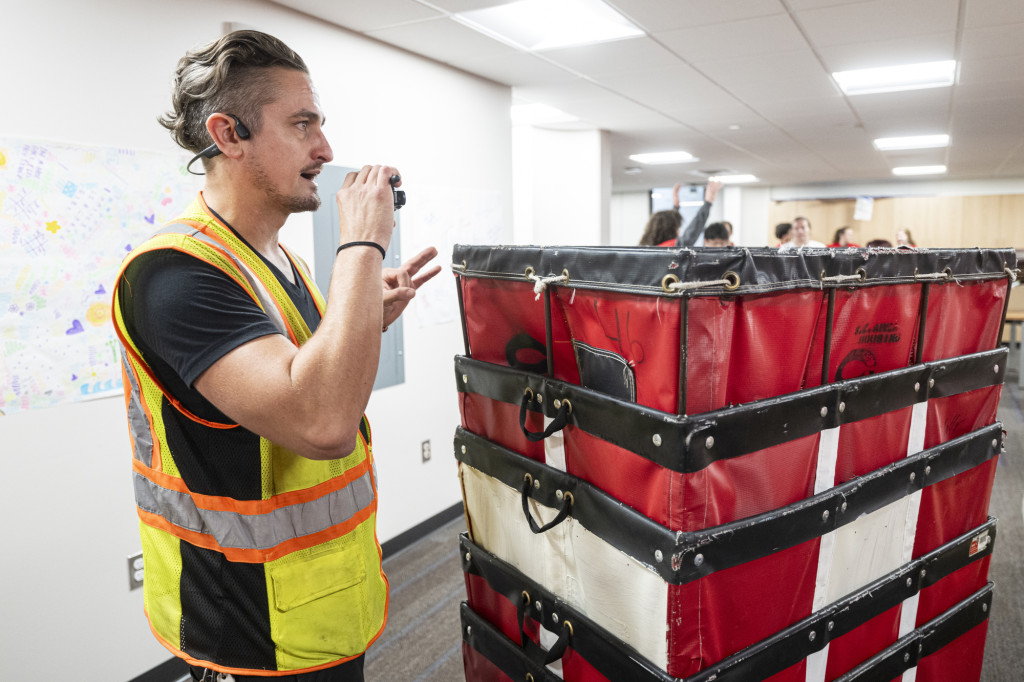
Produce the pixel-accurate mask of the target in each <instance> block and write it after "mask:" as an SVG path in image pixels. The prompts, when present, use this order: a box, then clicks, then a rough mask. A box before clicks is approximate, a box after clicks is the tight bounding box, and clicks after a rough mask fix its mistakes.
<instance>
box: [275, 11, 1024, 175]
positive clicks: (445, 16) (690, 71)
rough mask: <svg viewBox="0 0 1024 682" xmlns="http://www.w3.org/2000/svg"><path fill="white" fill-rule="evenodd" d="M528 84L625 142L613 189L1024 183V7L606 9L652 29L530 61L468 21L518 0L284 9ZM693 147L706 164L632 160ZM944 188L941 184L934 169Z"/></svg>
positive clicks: (532, 93)
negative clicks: (941, 79) (892, 86)
mask: <svg viewBox="0 0 1024 682" xmlns="http://www.w3.org/2000/svg"><path fill="white" fill-rule="evenodd" d="M274 1H275V2H277V3H278V4H280V5H284V6H287V7H291V8H294V9H296V10H299V11H301V12H303V13H305V14H308V15H311V16H315V17H318V18H320V19H323V20H325V21H328V22H331V23H333V24H336V25H338V26H342V27H344V28H347V29H350V30H352V31H354V32H356V33H360V34H363V35H366V36H368V37H370V38H373V39H376V40H379V41H382V42H384V43H388V44H391V45H394V46H396V47H399V48H402V49H404V50H407V51H409V52H412V53H415V54H419V55H422V56H425V57H429V58H430V59H433V60H436V61H438V62H441V63H444V64H448V65H450V66H453V67H455V68H458V69H461V70H463V71H466V72H469V73H472V74H477V75H479V76H482V77H484V78H487V79H490V80H493V81H496V82H498V83H502V84H505V85H509V86H512V88H513V90H512V92H513V98H514V102H515V103H527V102H539V103H543V104H547V105H550V106H553V107H556V108H558V109H561V110H563V111H565V112H567V113H570V114H573V115H575V116H577V117H579V118H580V119H581V120H582V121H583V123H577V124H566V125H565V126H564V127H574V126H575V127H587V128H598V129H602V130H607V131H609V132H610V136H609V137H610V146H611V154H612V172H613V176H612V185H613V189H614V190H615V191H626V190H632V189H637V190H639V189H649V188H652V187H664V186H669V185H672V184H674V183H675V182H683V183H701V182H702V181H703V179H704V178H705V177H706V176H707V174H708V173H752V174H754V175H756V176H758V178H760V181H761V185H762V186H764V185H794V184H806V183H837V182H849V181H865V180H885V179H891V178H892V177H893V176H892V172H891V169H892V168H893V167H895V166H917V165H932V164H945V165H946V166H948V172H947V174H946V175H945V176H942V177H945V178H952V179H977V178H1006V177H1013V178H1019V177H1024V0H605V2H606V4H608V5H610V6H611V7H613V8H614V9H616V10H617V11H618V12H620V13H621V14H623V15H625V16H626V17H627V18H629V19H630V20H632V21H633V22H634V23H635V24H637V25H638V26H639V27H640V28H642V29H643V30H644V31H645V35H643V36H639V37H635V38H629V39H624V40H618V41H614V42H606V43H600V44H593V45H586V46H581V47H570V48H562V49H553V50H547V51H543V52H524V51H521V50H518V49H516V48H514V47H510V46H508V45H506V44H504V43H501V42H499V41H497V40H494V39H491V38H489V37H487V36H485V35H484V34H481V33H478V32H476V31H474V30H473V29H470V28H468V27H466V26H464V25H462V24H460V23H457V22H456V21H455V20H454V19H452V14H454V13H456V12H462V11H466V10H470V9H480V8H483V7H489V6H493V5H501V4H505V3H506V2H508V1H509V0H373V2H321V1H319V0H274ZM946 59H955V60H957V63H958V66H957V80H956V83H955V84H954V85H953V86H952V87H945V88H934V89H928V90H917V91H913V92H896V93H882V94H869V95H856V96H845V95H843V94H842V92H841V91H840V90H839V88H838V86H837V85H836V84H835V82H834V81H833V80H832V78H831V76H830V74H831V73H832V72H834V71H843V70H848V69H858V68H869V67H875V66H888V65H893V64H911V63H917V62H927V61H938V60H946ZM934 133H948V134H949V135H950V138H951V143H950V146H949V147H947V148H944V149H930V150H916V151H901V152H880V151H877V150H875V149H874V147H873V146H872V140H873V139H875V138H878V137H890V136H900V135H914V134H934ZM679 149H681V150H685V151H687V152H690V153H691V154H693V155H694V156H695V157H698V159H699V161H697V162H694V163H686V164H675V165H670V166H643V167H642V168H643V170H642V172H640V173H638V174H626V173H625V172H624V171H625V169H626V168H629V167H637V166H639V164H637V163H636V162H633V161H630V160H629V159H628V156H629V155H630V154H636V153H640V152H653V151H669V150H679ZM932 178H933V179H934V178H935V176H932Z"/></svg>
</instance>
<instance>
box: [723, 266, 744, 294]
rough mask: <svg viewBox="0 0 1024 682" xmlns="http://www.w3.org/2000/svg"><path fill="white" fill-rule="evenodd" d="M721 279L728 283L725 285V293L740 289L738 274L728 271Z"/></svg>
mask: <svg viewBox="0 0 1024 682" xmlns="http://www.w3.org/2000/svg"><path fill="white" fill-rule="evenodd" d="M722 279H724V280H728V283H727V284H726V285H725V290H726V291H735V290H736V289H739V288H740V276H739V273H736V272H733V271H732V270H728V271H726V273H725V274H724V275H722Z"/></svg>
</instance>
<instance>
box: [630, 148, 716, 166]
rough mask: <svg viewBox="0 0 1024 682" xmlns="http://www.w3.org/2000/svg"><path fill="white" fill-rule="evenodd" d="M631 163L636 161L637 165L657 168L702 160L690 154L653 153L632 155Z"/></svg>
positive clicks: (680, 152) (679, 152)
mask: <svg viewBox="0 0 1024 682" xmlns="http://www.w3.org/2000/svg"><path fill="white" fill-rule="evenodd" d="M629 160H630V161H636V162H637V163H646V164H648V165H650V166H657V165H662V164H669V163H691V162H693V161H700V159H698V158H696V157H694V155H693V154H691V153H689V152H683V151H678V152H651V153H649V154H630V155H629Z"/></svg>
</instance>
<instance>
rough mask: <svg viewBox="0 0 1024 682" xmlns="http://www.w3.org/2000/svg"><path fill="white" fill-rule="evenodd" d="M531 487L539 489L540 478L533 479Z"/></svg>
mask: <svg viewBox="0 0 1024 682" xmlns="http://www.w3.org/2000/svg"><path fill="white" fill-rule="evenodd" d="M533 489H534V490H540V479H539V478H538V479H536V480H534V482H533Z"/></svg>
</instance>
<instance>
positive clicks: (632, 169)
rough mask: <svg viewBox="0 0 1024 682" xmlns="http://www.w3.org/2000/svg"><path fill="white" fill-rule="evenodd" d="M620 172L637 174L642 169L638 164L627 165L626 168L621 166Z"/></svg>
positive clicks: (641, 171) (642, 170)
mask: <svg viewBox="0 0 1024 682" xmlns="http://www.w3.org/2000/svg"><path fill="white" fill-rule="evenodd" d="M622 172H623V173H624V174H626V175H639V174H640V173H643V172H644V169H643V168H640V167H639V166H629V167H627V168H623V169H622Z"/></svg>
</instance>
